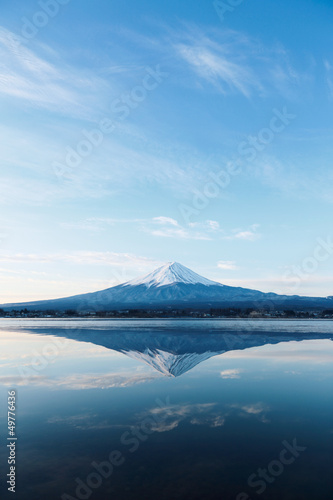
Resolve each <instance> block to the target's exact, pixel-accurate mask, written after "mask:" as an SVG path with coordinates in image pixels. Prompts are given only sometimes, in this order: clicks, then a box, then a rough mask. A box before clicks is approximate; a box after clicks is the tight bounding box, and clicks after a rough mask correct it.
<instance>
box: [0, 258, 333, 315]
mask: <svg viewBox="0 0 333 500" xmlns="http://www.w3.org/2000/svg"><path fill="white" fill-rule="evenodd" d="M264 306H265V307H266V308H267V307H268V308H276V307H280V308H281V307H283V308H286V309H287V308H289V307H290V308H297V307H305V308H306V307H309V308H311V307H312V308H330V307H333V299H331V298H327V299H324V298H323V299H320V298H311V297H300V296H297V295H295V296H287V295H277V294H275V293H263V292H260V291H257V290H251V289H248V288H240V287H232V286H227V285H222V284H221V283H217V282H215V281H211V280H208V279H206V278H204V277H202V276H200V275H199V274H197V273H195V272H193V271H191V270H190V269H188V268H187V267H185V266H182V265H181V264H179V263H177V262H172V263H168V264H166V265H164V266H161V267H160V268H158V269H156V270H155V271H153V272H152V273H150V274H148V275H146V276H143V277H141V278H137V279H134V280H131V281H128V282H126V283H124V284H122V285H118V286H115V287H112V288H107V289H106V290H101V291H99V292H93V293H86V294H83V295H75V296H73V297H67V298H62V299H55V300H44V301H38V302H28V303H19V304H4V305H3V306H0V307H2V308H3V309H5V310H10V309H17V308H19V309H22V308H27V309H28V310H29V309H30V310H50V309H53V310H57V311H65V310H67V309H74V310H76V311H78V312H88V311H108V310H109V311H111V310H122V309H154V308H155V309H156V308H162V309H163V308H170V307H173V308H180V307H181V308H191V307H196V308H200V307H201V308H209V307H243V308H244V307H257V308H260V307H264Z"/></svg>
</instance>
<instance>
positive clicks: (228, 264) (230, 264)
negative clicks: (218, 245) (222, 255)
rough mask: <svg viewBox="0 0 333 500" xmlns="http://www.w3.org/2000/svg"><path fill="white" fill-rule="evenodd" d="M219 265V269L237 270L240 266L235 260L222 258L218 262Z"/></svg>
mask: <svg viewBox="0 0 333 500" xmlns="http://www.w3.org/2000/svg"><path fill="white" fill-rule="evenodd" d="M217 267H218V268H219V269H223V270H224V271H236V270H237V269H239V267H238V266H237V265H236V263H235V262H234V261H233V260H220V261H219V262H218V263H217Z"/></svg>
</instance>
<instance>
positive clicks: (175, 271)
mask: <svg viewBox="0 0 333 500" xmlns="http://www.w3.org/2000/svg"><path fill="white" fill-rule="evenodd" d="M173 283H185V284H188V285H189V284H190V285H196V284H198V283H200V284H201V285H206V286H211V285H215V286H216V285H220V286H223V285H221V284H220V283H217V282H216V281H211V280H208V279H206V278H204V277H203V276H200V275H199V274H197V273H195V272H194V271H191V269H189V268H188V267H185V266H183V265H181V264H179V263H178V262H168V263H167V264H165V265H164V266H161V267H159V268H158V269H155V271H153V272H152V273H150V274H147V275H145V276H141V277H140V278H136V279H134V280H131V281H128V282H127V283H124V285H126V286H130V285H131V286H136V285H146V286H147V288H150V287H152V286H153V287H160V286H165V285H171V284H173Z"/></svg>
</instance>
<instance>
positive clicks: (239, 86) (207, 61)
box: [176, 44, 259, 97]
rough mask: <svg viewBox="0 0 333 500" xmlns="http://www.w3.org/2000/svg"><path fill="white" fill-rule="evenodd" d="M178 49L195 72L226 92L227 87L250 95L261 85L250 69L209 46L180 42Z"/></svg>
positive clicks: (247, 95) (179, 53)
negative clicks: (187, 44)
mask: <svg viewBox="0 0 333 500" xmlns="http://www.w3.org/2000/svg"><path fill="white" fill-rule="evenodd" d="M176 50H177V52H178V55H179V56H180V57H181V58H183V59H184V60H185V61H186V62H187V63H188V64H189V65H190V67H192V69H193V70H194V71H195V73H197V74H198V75H199V76H200V77H202V78H204V79H205V80H207V81H209V82H210V83H212V84H214V85H215V86H217V87H218V88H219V89H220V90H221V91H222V93H224V94H225V93H226V87H227V88H228V89H234V90H237V91H239V92H241V93H242V94H243V95H245V96H246V97H249V96H250V93H251V89H252V88H253V87H258V86H259V83H258V82H257V81H256V80H255V78H254V76H253V75H252V72H251V71H250V70H249V69H246V68H244V67H243V66H242V65H240V64H237V63H236V62H232V61H230V60H228V58H227V57H224V56H223V55H221V54H217V53H214V52H212V51H211V50H209V49H208V48H205V47H200V46H199V47H194V46H192V47H191V46H186V45H184V44H180V45H177V46H176Z"/></svg>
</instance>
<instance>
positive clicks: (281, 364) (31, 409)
mask: <svg viewBox="0 0 333 500" xmlns="http://www.w3.org/2000/svg"><path fill="white" fill-rule="evenodd" d="M332 340H333V322H332V321H325V320H305V321H298V320H294V321H287V320H268V319H267V320H215V319H214V320H186V319H184V320H175V319H170V320H168V319H166V320H121V319H119V320H75V319H73V320H64V319H50V320H46V319H45V320H44V319H30V320H28V319H22V320H21V319H2V320H0V346H1V351H0V402H1V404H0V430H1V432H0V435H1V446H0V470H1V476H0V480H1V483H0V491H1V494H0V496H1V498H12V497H13V493H11V492H9V491H8V490H7V488H8V487H9V486H10V485H9V484H7V483H6V481H7V476H6V475H7V474H8V472H9V467H10V465H9V464H8V457H9V454H10V451H11V448H10V446H9V447H8V446H7V444H8V443H14V444H15V446H14V445H13V446H12V447H13V450H14V448H15V450H14V451H15V491H16V497H15V498H17V499H18V500H28V499H29V500H31V499H34V500H42V499H43V500H45V499H47V500H53V499H63V500H69V499H71V500H73V499H88V498H89V499H92V500H93V499H96V500H99V499H113V498H114V499H117V500H134V499H135V500H136V499H146V500H151V499H156V498H158V499H159V500H170V499H179V500H185V499H186V500H197V499H198V500H199V499H200V500H201V499H205V500H213V499H214V500H217V499H219V500H221V499H223V500H249V499H251V500H252V499H258V498H260V499H263V500H265V499H267V500H275V499H276V500H277V499H279V500H281V499H283V500H332V497H333V479H332V477H333V475H332V463H333V363H332V362H333V342H332ZM11 391H15V392H14V393H13V394H15V412H12V413H15V418H16V420H15V424H16V426H15V429H16V430H15V437H16V438H17V439H16V440H15V441H12V440H11V438H10V436H9V435H8V428H7V427H8V424H7V420H8V416H7V400H8V392H10V393H12V392H11ZM7 438H9V439H7ZM14 451H13V453H14Z"/></svg>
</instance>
